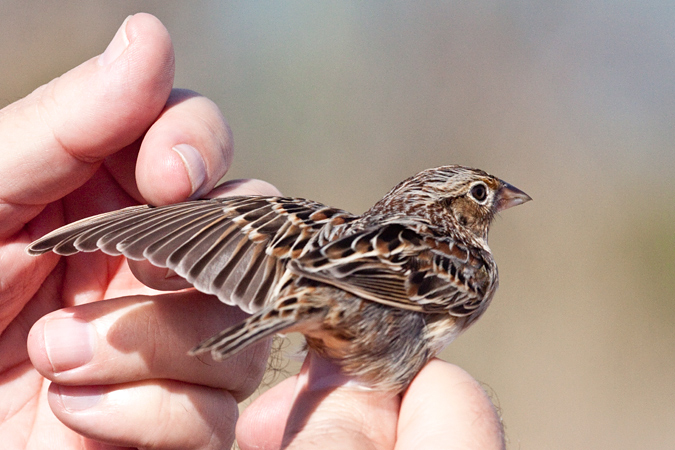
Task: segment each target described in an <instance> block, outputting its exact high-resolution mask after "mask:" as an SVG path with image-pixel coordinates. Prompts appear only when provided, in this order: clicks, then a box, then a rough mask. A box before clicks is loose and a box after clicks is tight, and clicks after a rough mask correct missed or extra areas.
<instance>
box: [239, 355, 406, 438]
mask: <svg viewBox="0 0 675 450" xmlns="http://www.w3.org/2000/svg"><path fill="white" fill-rule="evenodd" d="M399 406H400V396H398V395H396V394H392V393H390V392H383V391H374V390H370V389H368V388H366V387H364V386H361V385H359V384H358V382H357V381H356V380H354V379H353V378H350V377H347V376H345V375H344V374H342V373H341V372H340V369H339V367H337V366H336V365H335V364H333V363H331V362H329V361H327V360H325V359H322V358H320V357H318V356H317V355H315V354H313V353H311V352H310V353H309V355H308V356H307V359H306V360H305V363H304V365H303V367H302V370H301V371H300V374H299V375H298V376H296V377H292V378H289V379H288V380H285V381H284V382H282V383H280V384H278V385H277V386H275V387H274V388H272V389H270V390H269V391H267V392H266V393H264V394H263V395H261V396H260V397H259V398H258V399H256V401H255V402H254V403H253V404H251V405H250V406H249V407H248V408H247V409H246V410H245V411H244V413H243V414H242V416H241V418H240V419H239V422H238V424H237V441H238V443H239V446H240V447H241V448H242V450H248V449H253V448H258V449H260V448H265V449H272V448H284V449H293V450H298V449H315V448H316V447H317V443H320V445H321V448H322V449H323V450H330V449H345V448H349V449H354V450H360V449H393V448H394V445H395V439H396V427H397V420H398V419H397V418H398V411H399ZM284 423H285V425H284Z"/></svg>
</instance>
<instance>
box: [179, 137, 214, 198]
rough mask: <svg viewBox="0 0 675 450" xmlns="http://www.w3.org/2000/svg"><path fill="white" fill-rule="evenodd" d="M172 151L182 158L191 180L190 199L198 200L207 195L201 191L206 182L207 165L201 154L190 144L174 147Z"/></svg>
mask: <svg viewBox="0 0 675 450" xmlns="http://www.w3.org/2000/svg"><path fill="white" fill-rule="evenodd" d="M172 150H173V151H175V152H176V153H178V156H180V158H181V159H182V160H183V164H184V165H185V170H186V171H187V174H188V178H189V179H190V186H191V189H192V190H191V192H190V198H197V197H199V196H200V195H203V194H205V193H206V192H201V191H200V189H202V188H203V185H204V182H205V181H206V163H205V162H204V159H203V158H202V155H201V153H199V152H198V151H197V149H196V148H194V147H193V146H191V145H188V144H178V145H176V146H175V147H173V149H172Z"/></svg>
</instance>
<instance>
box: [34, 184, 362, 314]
mask: <svg viewBox="0 0 675 450" xmlns="http://www.w3.org/2000/svg"><path fill="white" fill-rule="evenodd" d="M353 217H354V216H352V215H350V214H349V213H347V212H345V211H342V210H338V209H334V208H329V207H327V206H325V205H323V204H321V203H317V202H312V201H308V200H303V199H291V198H284V197H230V198H218V199H209V200H196V201H191V202H184V203H178V204H175V205H167V206H161V207H150V206H147V205H144V206H132V207H129V208H125V209H121V210H119V211H113V212H109V213H104V214H100V215H98V216H94V217H89V218H86V219H83V220H80V221H78V222H75V223H72V224H70V225H66V226H64V227H63V228H60V229H58V230H55V231H53V232H52V233H49V234H47V235H46V236H44V237H42V238H41V239H39V240H37V241H35V242H34V243H32V244H31V245H30V246H29V247H28V249H27V251H28V253H30V254H33V255H38V254H41V253H45V252H48V251H50V250H52V251H54V252H55V253H58V254H61V255H70V254H73V253H76V252H91V251H95V250H99V249H100V250H102V251H103V252H104V253H107V254H109V255H124V256H126V257H127V258H129V259H134V260H144V259H147V260H148V261H150V262H151V263H152V264H153V265H155V266H158V267H167V268H169V269H172V270H173V271H175V272H176V273H177V274H178V275H180V276H182V277H184V278H185V279H186V280H187V281H188V282H190V283H191V284H192V285H193V286H194V287H195V288H197V289H198V290H200V291H202V292H205V293H209V294H215V295H217V296H218V297H219V298H220V300H221V301H223V302H225V303H228V304H236V305H237V306H239V307H240V308H242V309H243V310H244V311H247V312H255V311H257V310H259V309H260V308H261V307H262V306H263V305H264V304H265V302H266V301H267V298H268V297H269V295H270V293H271V292H272V289H273V286H274V285H275V283H276V281H277V280H278V279H279V277H280V276H281V272H283V269H284V267H285V260H286V259H288V258H291V257H297V256H299V255H300V254H301V253H302V251H303V250H304V247H305V245H306V244H307V242H308V241H309V240H310V239H311V237H312V236H313V235H314V234H316V232H317V231H318V230H319V229H321V228H322V227H323V226H324V225H325V224H326V223H327V222H329V221H330V222H331V223H333V224H340V223H343V222H345V221H349V220H352V219H353Z"/></svg>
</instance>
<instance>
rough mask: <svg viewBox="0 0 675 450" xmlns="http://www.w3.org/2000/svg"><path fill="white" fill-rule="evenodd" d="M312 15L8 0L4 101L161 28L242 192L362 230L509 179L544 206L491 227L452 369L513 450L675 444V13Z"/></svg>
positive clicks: (564, 9)
mask: <svg viewBox="0 0 675 450" xmlns="http://www.w3.org/2000/svg"><path fill="white" fill-rule="evenodd" d="M318 3H319V2H312V1H304V2H303V1H288V2H273V1H266V2H262V1H236V2H235V1H218V2H216V1H212V2H177V1H156V2H139V1H136V2H133V1H131V2H119V1H99V2H95V1H88V2H53V3H49V2H37V1H9V0H5V1H3V2H2V4H1V5H0V80H2V82H1V83H0V102H1V103H2V104H3V105H4V104H7V103H9V102H11V101H13V100H16V99H18V98H20V97H22V96H24V95H26V94H27V93H29V92H30V91H31V90H33V89H34V88H35V87H37V86H38V85H40V84H42V83H44V82H47V81H48V80H50V79H51V78H53V77H55V76H58V75H59V74H60V73H62V72H63V71H65V70H67V69H69V68H71V67H73V66H75V65H77V64H79V63H80V62H82V61H83V60H85V59H88V58H90V57H92V56H94V55H96V54H98V53H100V52H101V51H103V49H104V48H105V47H106V45H107V42H108V41H109V39H110V38H112V36H113V34H114V33H115V30H116V29H117V28H118V26H119V25H120V23H121V22H122V20H123V19H124V18H125V17H126V16H127V15H128V14H131V13H133V12H137V11H147V12H152V13H154V14H156V15H157V16H158V17H159V18H160V19H162V21H163V22H164V23H165V24H166V26H167V27H168V28H169V30H170V32H171V34H172V36H173V39H174V45H175V48H176V54H177V76H176V85H177V86H181V87H188V88H192V89H195V90H197V91H200V92H201V93H203V94H205V95H207V96H208V97H210V98H212V99H213V100H215V101H216V102H217V103H218V104H219V105H220V107H221V108H222V110H223V111H224V113H225V115H226V116H227V117H228V119H229V121H230V124H231V126H232V129H233V131H234V135H235V142H236V148H237V151H238V153H237V157H236V160H235V166H234V168H233V170H232V172H231V176H232V177H244V176H246V177H257V178H263V179H266V180H269V181H271V182H273V183H275V184H276V185H277V186H278V187H279V188H280V189H281V190H282V191H283V192H285V193H286V194H288V195H294V196H306V197H310V198H313V199H316V200H321V201H324V202H327V203H329V204H332V205H334V206H339V207H343V208H346V209H349V210H352V211H354V212H361V211H363V210H364V209H366V208H367V207H368V206H369V205H370V204H372V203H373V202H374V201H375V200H377V199H378V198H379V197H380V196H381V195H382V194H383V193H384V192H386V191H387V190H388V189H389V188H390V187H391V186H393V185H394V184H395V183H396V182H398V181H399V180H401V179H403V178H405V177H407V176H409V175H412V174H414V173H415V172H417V171H419V170H421V169H424V168H427V167H431V166H435V165H442V164H448V163H461V164H466V165H471V166H476V167H480V168H483V169H485V170H487V171H489V172H491V173H494V174H496V175H498V176H500V177H502V178H504V179H505V180H507V181H509V182H511V183H513V184H514V185H516V186H518V187H520V188H521V189H523V190H525V191H526V192H528V193H529V194H530V195H531V196H532V197H533V198H534V199H535V201H534V202H532V203H530V204H527V205H525V206H523V207H519V208H517V209H514V210H510V211H507V212H505V213H504V214H503V215H502V217H501V219H499V220H498V221H497V223H496V224H495V226H494V227H493V231H492V233H491V240H490V242H491V245H492V248H493V251H494V253H495V255H496V258H497V260H498V262H499V265H500V272H501V278H502V287H501V290H500V292H499V293H498V294H497V298H496V301H495V302H494V303H493V306H492V308H491V309H490V310H489V311H488V313H487V314H486V316H485V317H484V318H483V319H482V320H481V321H480V322H479V323H478V324H477V325H476V326H475V327H474V328H473V329H471V330H470V331H469V332H467V333H466V334H465V335H464V336H462V337H461V338H460V339H459V340H458V341H457V342H456V343H454V344H453V345H452V346H450V348H449V349H448V350H447V351H446V352H445V353H444V357H445V358H446V359H448V360H450V361H453V362H455V363H457V364H459V365H461V366H462V367H464V368H466V369H467V370H468V371H469V372H471V373H472V374H473V375H474V376H475V377H476V378H477V379H479V380H480V381H482V382H483V383H485V385H486V386H487V387H488V389H489V390H491V391H492V392H493V394H494V396H495V398H496V401H497V402H498V403H499V405H500V407H501V409H502V411H503V416H504V421H505V424H506V431H507V434H508V437H509V441H510V443H509V446H510V448H512V449H526V450H530V449H596V448H603V449H636V448H645V449H647V448H648V449H673V448H675V357H674V353H675V352H674V349H675V331H674V330H675V327H673V322H675V321H674V319H675V303H674V302H673V300H674V298H673V297H675V295H674V294H675V221H674V219H675V201H674V200H675V195H674V193H675V183H673V176H675V151H674V148H673V138H674V137H675V136H674V134H675V127H674V126H673V125H674V122H675V114H674V113H675V82H674V79H675V7H674V6H673V4H672V2H667V1H661V2H658V1H651V0H647V1H645V0H632V1H624V2H611V1H601V0H589V1H586V2H574V1H570V0H565V1H560V2H551V1H549V0H539V1H521V2H508V1H501V2H500V1H496V0H493V1H490V0H484V1H476V2H450V1H445V2H440V1H439V2H431V1H415V2H413V1H408V2H403V1H392V2H383V1H380V2H376V1H351V2H350V1H340V2H320V5H318ZM0 145H1V143H0Z"/></svg>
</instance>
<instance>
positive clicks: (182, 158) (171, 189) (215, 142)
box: [136, 89, 233, 205]
mask: <svg viewBox="0 0 675 450" xmlns="http://www.w3.org/2000/svg"><path fill="white" fill-rule="evenodd" d="M232 156H233V141H232V134H231V132H230V128H229V126H228V125H227V122H226V121H225V118H224V117H223V115H222V114H221V112H220V110H219V109H218V107H217V106H216V105H215V103H213V102H212V101H210V100H208V99H206V98H205V97H202V96H199V95H198V94H196V93H194V92H192V91H187V90H180V89H174V91H173V92H172V94H171V96H170V97H169V101H168V102H167V105H166V107H165V109H164V111H163V112H162V114H161V116H160V117H159V119H158V120H157V121H156V122H155V123H154V124H153V125H152V127H150V129H149V130H148V132H147V134H146V135H145V137H144V138H143V143H142V145H141V149H140V152H139V154H138V163H137V166H136V180H137V183H138V188H139V190H140V193H141V195H142V196H143V199H144V201H145V202H148V203H150V204H153V205H162V204H168V203H175V202H178V201H183V200H185V199H187V198H193V199H194V198H199V197H202V196H204V195H205V194H206V193H208V192H209V191H211V190H212V189H213V187H214V186H215V185H216V183H217V182H218V181H220V179H221V178H222V177H223V176H224V175H225V172H227V169H228V168H229V167H230V164H231V162H232Z"/></svg>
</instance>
